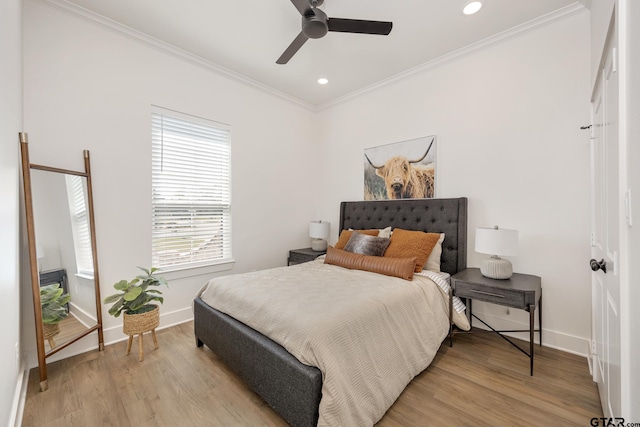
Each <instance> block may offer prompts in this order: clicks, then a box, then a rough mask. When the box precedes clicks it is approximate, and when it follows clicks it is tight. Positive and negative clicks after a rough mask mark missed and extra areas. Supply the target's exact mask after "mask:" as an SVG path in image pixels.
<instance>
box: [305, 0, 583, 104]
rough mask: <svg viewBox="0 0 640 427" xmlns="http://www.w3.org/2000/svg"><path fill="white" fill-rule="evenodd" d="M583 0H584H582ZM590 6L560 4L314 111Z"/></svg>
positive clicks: (556, 20) (577, 12) (532, 29)
mask: <svg viewBox="0 0 640 427" xmlns="http://www.w3.org/2000/svg"><path fill="white" fill-rule="evenodd" d="M582 1H584V0H582ZM587 10H588V9H586V8H585V6H584V5H583V4H582V3H581V2H579V1H576V2H575V3H573V4H570V5H568V6H565V7H563V8H560V9H558V10H556V11H553V12H550V13H548V14H546V15H542V16H540V17H538V18H536V19H532V20H531V21H528V22H525V23H524V24H521V25H518V26H516V27H513V28H510V29H508V30H505V31H503V32H501V33H498V34H495V35H493V36H491V37H487V38H485V39H482V40H480V41H477V42H475V43H473V44H470V45H468V46H465V47H463V48H461V49H458V50H455V51H453V52H450V53H447V54H445V55H442V56H440V57H438V58H435V59H433V60H431V61H428V62H425V63H423V64H420V65H418V66H416V67H413V68H409V69H408V70H405V71H402V72H400V73H398V74H394V75H393V76H391V77H388V78H386V79H384V80H380V81H378V82H376V83H373V84H371V85H369V86H366V87H363V88H361V89H358V90H356V91H353V92H351V93H348V94H346V95H344V96H341V97H339V98H337V99H335V100H333V101H329V102H326V103H324V104H321V105H319V106H317V107H315V108H314V110H315V111H321V110H325V109H327V108H331V107H334V106H336V105H338V104H341V103H343V102H346V101H349V100H351V99H354V98H357V97H358V96H360V95H363V94H365V93H368V92H372V91H374V90H377V89H380V88H383V87H385V86H389V85H391V84H393V83H396V82H398V81H400V80H403V79H406V78H408V77H410V76H414V75H416V74H420V73H423V72H426V71H429V70H431V69H433V68H436V67H439V66H441V65H443V64H446V63H448V62H451V61H453V60H456V59H458V58H460V57H463V56H466V55H471V54H473V53H476V52H478V51H480V50H482V49H485V48H487V47H491V46H493V45H496V44H498V43H501V42H503V41H506V40H510V39H513V38H516V37H518V36H520V35H522V34H524V33H527V32H530V31H534V30H537V29H539V28H542V27H544V26H547V25H550V24H553V23H555V22H558V21H561V20H563V19H566V18H570V17H572V16H574V15H577V14H580V13H583V12H586V11H587Z"/></svg>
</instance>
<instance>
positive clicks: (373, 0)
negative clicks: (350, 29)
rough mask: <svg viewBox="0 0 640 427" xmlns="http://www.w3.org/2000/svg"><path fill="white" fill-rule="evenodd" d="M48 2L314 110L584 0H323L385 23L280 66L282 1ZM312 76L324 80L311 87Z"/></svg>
mask: <svg viewBox="0 0 640 427" xmlns="http://www.w3.org/2000/svg"><path fill="white" fill-rule="evenodd" d="M45 1H47V0H45ZM48 1H49V2H51V3H54V2H55V3H58V4H59V3H64V4H66V5H67V7H73V8H75V9H76V10H82V9H79V8H77V7H76V6H79V7H80V8H83V9H87V10H88V11H90V12H94V13H96V14H98V15H101V16H102V17H106V18H108V19H109V20H112V21H115V22H116V23H118V24H121V25H124V26H126V27H129V28H132V29H134V30H137V31H139V32H142V33H145V34H147V35H149V36H152V37H153V38H155V39H158V40H161V41H162V42H165V43H168V44H170V45H172V46H175V47H177V48H179V49H181V50H183V51H186V52H188V53H189V54H190V55H195V56H197V57H199V58H202V59H204V62H205V63H209V64H215V65H213V67H214V68H217V69H221V70H223V72H225V73H227V72H228V73H231V74H232V75H236V76H237V75H239V76H242V77H241V78H242V79H245V80H247V79H248V80H249V81H251V82H252V83H255V82H257V84H258V85H259V86H263V87H264V86H266V87H268V88H269V90H275V91H276V92H279V93H282V94H284V96H286V97H288V98H292V99H294V100H296V101H297V102H300V103H302V104H304V105H306V106H309V107H311V108H317V107H321V106H323V105H328V104H331V103H332V102H335V101H336V100H339V99H341V98H344V97H346V96H348V95H349V94H353V93H357V92H359V91H362V90H363V89H365V88H367V87H369V86H371V85H375V84H377V83H379V82H384V81H385V80H388V79H392V78H393V77H394V76H397V75H399V74H402V73H405V72H407V70H412V69H416V68H420V67H422V66H425V65H426V64H429V63H430V62H431V61H434V60H436V59H437V58H442V57H443V56H445V55H447V54H450V53H451V52H454V51H457V50H459V49H463V48H465V47H467V46H469V45H472V44H474V43H476V42H479V41H482V40H485V39H490V38H492V37H496V36H497V35H499V34H501V33H502V34H504V33H505V32H507V31H508V30H510V29H513V28H514V27H518V26H522V25H523V24H525V23H529V24H530V23H531V21H532V20H540V19H542V20H544V19H545V18H541V17H543V16H545V15H547V14H552V15H550V16H553V14H554V13H555V14H558V13H562V12H563V11H564V10H566V9H569V8H573V9H575V8H576V7H580V8H582V7H583V5H588V1H589V0H581V1H580V2H576V1H575V0H484V3H485V4H484V7H483V8H482V9H481V10H480V12H478V13H477V14H476V15H472V16H465V15H464V14H463V13H462V11H461V10H462V6H463V5H464V4H466V3H467V2H468V0H349V1H346V0H325V3H324V5H323V6H322V7H321V9H322V10H324V12H325V13H326V14H327V15H328V16H329V18H331V17H334V18H350V19H366V20H380V21H392V22H393V30H392V31H391V34H389V35H388V36H379V35H366V34H348V33H335V32H330V33H328V34H327V35H326V36H325V37H323V38H321V39H316V40H309V41H307V43H306V44H305V45H304V46H302V48H301V49H300V50H299V51H298V53H297V54H296V55H295V56H294V57H293V58H292V59H291V60H290V61H289V63H288V64H286V65H278V64H276V59H278V57H279V56H280V55H281V54H282V52H283V51H284V50H285V49H286V48H287V46H289V44H290V43H291V42H292V40H293V39H294V38H295V37H296V36H297V35H298V33H299V32H300V28H301V19H300V14H299V13H298V11H297V10H296V8H295V7H294V6H293V4H292V3H291V2H290V0H243V1H237V0H225V1H223V0H135V1H132V0H109V1H105V0H48ZM82 12H83V14H85V15H87V12H85V11H84V10H82ZM89 14H90V15H93V13H89ZM100 19H102V18H100ZM103 21H105V20H103ZM107 21H108V20H107ZM525 28H526V25H525ZM320 77H325V78H327V79H329V83H328V84H326V85H319V84H318V83H317V82H316V81H317V79H318V78H320Z"/></svg>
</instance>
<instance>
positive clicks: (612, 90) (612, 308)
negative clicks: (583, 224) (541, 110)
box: [591, 24, 622, 417]
mask: <svg viewBox="0 0 640 427" xmlns="http://www.w3.org/2000/svg"><path fill="white" fill-rule="evenodd" d="M612 27H613V28H610V33H609V34H610V38H609V39H608V41H607V44H606V48H605V50H604V54H603V55H604V57H603V61H602V64H603V67H602V68H601V70H600V72H599V76H598V81H597V83H596V89H595V91H594V96H593V100H592V119H593V120H592V125H593V127H592V140H591V141H592V142H591V156H592V209H591V210H592V226H591V228H592V229H591V232H592V234H591V236H592V237H591V255H592V260H591V267H592V270H594V272H593V273H592V309H593V310H592V311H593V315H592V316H593V322H592V327H593V331H592V353H593V362H594V363H592V368H593V377H594V381H596V382H597V383H598V390H599V392H600V400H601V402H602V409H603V411H604V415H605V417H620V416H622V415H621V376H620V362H621V359H620V354H621V353H620V276H619V270H620V266H619V265H618V264H619V259H618V258H619V249H620V245H619V241H620V238H619V225H620V218H619V215H620V212H621V198H620V194H619V193H620V186H619V139H618V123H619V120H618V86H619V85H618V72H617V69H616V67H617V65H616V60H617V58H616V51H617V49H616V46H617V38H616V34H617V32H616V29H615V24H614V25H612Z"/></svg>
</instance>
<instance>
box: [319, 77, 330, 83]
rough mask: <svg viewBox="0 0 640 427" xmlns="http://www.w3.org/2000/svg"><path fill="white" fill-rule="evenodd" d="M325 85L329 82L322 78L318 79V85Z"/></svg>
mask: <svg viewBox="0 0 640 427" xmlns="http://www.w3.org/2000/svg"><path fill="white" fill-rule="evenodd" d="M327 83H329V80H327V79H325V78H324V77H321V78H319V79H318V84H321V85H326V84H327Z"/></svg>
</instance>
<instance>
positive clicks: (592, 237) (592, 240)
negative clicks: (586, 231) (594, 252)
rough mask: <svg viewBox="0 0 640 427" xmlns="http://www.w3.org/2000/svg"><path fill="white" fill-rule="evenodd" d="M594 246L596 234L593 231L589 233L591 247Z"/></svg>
mask: <svg viewBox="0 0 640 427" xmlns="http://www.w3.org/2000/svg"><path fill="white" fill-rule="evenodd" d="M595 245H596V233H594V232H593V231H592V232H591V247H594V246H595Z"/></svg>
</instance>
